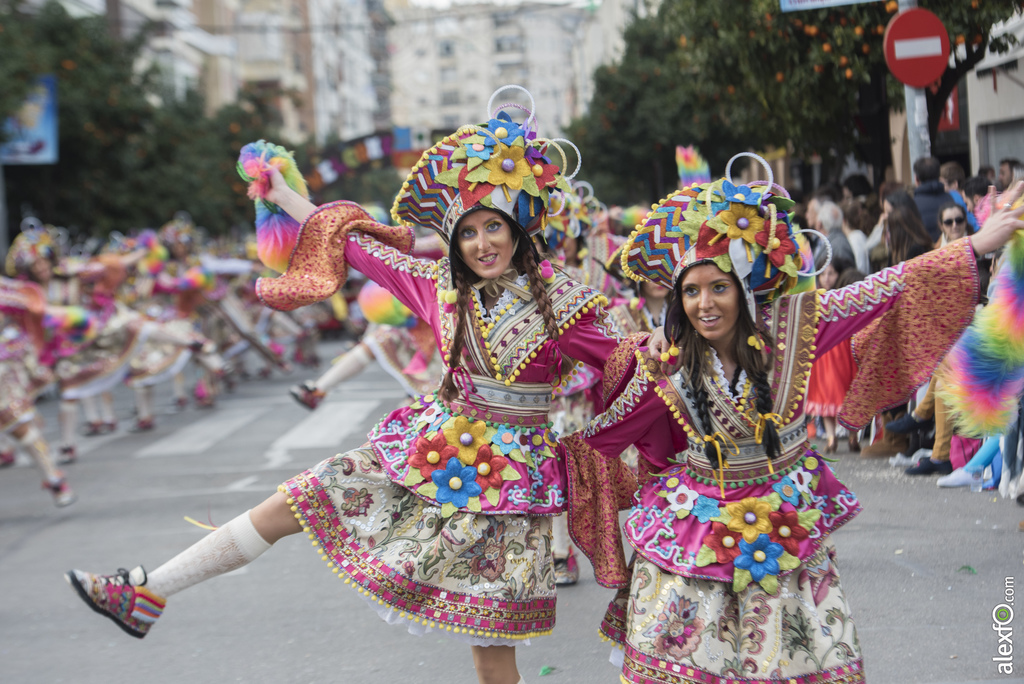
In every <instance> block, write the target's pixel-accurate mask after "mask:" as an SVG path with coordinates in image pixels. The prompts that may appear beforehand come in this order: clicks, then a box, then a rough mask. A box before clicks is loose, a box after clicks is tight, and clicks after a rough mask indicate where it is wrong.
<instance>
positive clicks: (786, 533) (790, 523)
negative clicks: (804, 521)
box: [768, 511, 808, 556]
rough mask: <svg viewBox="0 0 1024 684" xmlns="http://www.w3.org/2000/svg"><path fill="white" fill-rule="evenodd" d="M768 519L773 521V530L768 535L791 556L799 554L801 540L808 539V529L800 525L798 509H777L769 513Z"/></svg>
mask: <svg viewBox="0 0 1024 684" xmlns="http://www.w3.org/2000/svg"><path fill="white" fill-rule="evenodd" d="M768 519H769V520H770V521H771V523H772V531H771V532H770V533H769V535H768V537H769V538H770V539H771V540H772V541H773V542H775V543H776V544H781V545H782V548H784V549H785V550H786V553H788V554H789V555H791V556H797V555H799V552H800V542H801V541H803V540H804V539H807V537H808V532H807V529H806V528H804V527H803V526H801V525H800V518H799V516H798V515H797V512H796V511H787V512H785V513H783V512H782V511H776V512H775V513H769V514H768Z"/></svg>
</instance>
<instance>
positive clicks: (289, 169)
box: [236, 140, 309, 273]
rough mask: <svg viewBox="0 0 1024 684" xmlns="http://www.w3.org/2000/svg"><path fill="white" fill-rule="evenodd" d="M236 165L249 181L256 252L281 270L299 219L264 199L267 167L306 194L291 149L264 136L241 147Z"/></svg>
mask: <svg viewBox="0 0 1024 684" xmlns="http://www.w3.org/2000/svg"><path fill="white" fill-rule="evenodd" d="M236 168H237V169H238V175H239V176H241V177H242V180H244V181H246V182H247V183H248V184H249V190H248V195H249V198H250V199H252V200H254V201H255V202H256V253H257V255H258V256H259V258H260V261H262V262H263V263H264V264H265V265H266V266H268V267H269V268H272V269H274V270H275V271H277V272H279V273H284V271H285V269H286V268H288V258H289V257H290V256H291V253H292V249H293V248H294V247H295V242H296V240H297V239H298V234H299V223H298V221H296V220H295V219H293V218H292V217H291V216H289V215H288V214H287V213H285V212H284V210H282V209H281V207H279V206H277V205H276V204H274V203H273V202H268V201H267V199H266V196H267V193H268V192H269V191H270V171H271V169H272V168H276V169H278V170H279V171H280V172H281V175H282V176H284V179H285V181H286V182H287V183H288V187H290V188H291V189H292V190H294V191H295V192H297V193H299V194H300V195H302V196H303V197H308V196H309V190H308V189H307V187H306V180H305V179H304V178H303V177H302V173H300V172H299V167H298V166H296V165H295V158H294V157H293V156H292V153H291V152H289V151H288V150H286V149H285V148H284V147H281V146H280V145H275V144H273V143H269V142H267V141H266V140H258V141H256V142H254V143H249V144H248V145H246V146H245V147H243V148H242V151H241V152H240V153H239V155H238V164H237V166H236Z"/></svg>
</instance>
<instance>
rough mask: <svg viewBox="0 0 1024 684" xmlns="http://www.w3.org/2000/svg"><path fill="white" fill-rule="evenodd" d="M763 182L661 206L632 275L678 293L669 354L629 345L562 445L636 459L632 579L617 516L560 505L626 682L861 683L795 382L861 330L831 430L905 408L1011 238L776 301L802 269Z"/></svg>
mask: <svg viewBox="0 0 1024 684" xmlns="http://www.w3.org/2000/svg"><path fill="white" fill-rule="evenodd" d="M730 165H731V163H730ZM765 167H766V168H767V164H765ZM768 173H769V180H768V181H767V182H764V181H758V182H753V183H751V184H749V185H733V184H732V183H731V182H730V181H729V180H727V179H722V180H719V181H716V182H715V183H711V184H705V185H703V186H698V187H694V188H688V189H686V190H683V191H679V192H676V193H673V194H672V195H670V196H669V197H668V198H666V199H665V200H663V201H662V202H660V203H659V204H657V205H656V206H655V208H654V210H653V211H652V212H651V214H650V216H649V217H648V218H647V220H646V221H645V223H644V224H643V225H642V226H640V227H639V228H638V229H637V230H636V231H635V232H634V233H633V235H632V236H631V237H630V241H629V243H628V244H627V246H626V249H625V250H624V251H623V268H624V270H625V271H626V273H628V274H630V275H631V276H632V277H636V278H644V279H647V280H652V281H655V282H659V283H661V284H662V285H664V286H666V287H672V288H673V295H672V301H671V305H670V310H669V313H668V316H667V323H666V327H665V335H666V336H667V338H668V339H667V341H666V340H664V339H662V340H658V341H656V344H654V345H652V346H653V347H654V350H653V351H652V350H648V349H646V348H644V347H642V346H640V344H641V343H642V341H643V339H642V338H638V339H637V338H635V339H631V340H630V341H629V342H627V343H624V344H623V347H622V348H620V349H619V350H618V351H617V352H616V355H615V356H613V358H612V359H610V360H609V362H608V366H607V367H606V379H605V387H606V389H607V390H608V395H609V398H610V399H611V401H610V403H609V407H608V409H607V411H606V412H605V413H604V414H603V415H602V416H599V417H598V418H597V419H596V420H594V421H593V422H592V423H591V424H590V425H589V426H588V427H587V429H586V430H585V431H584V432H583V433H581V434H580V435H572V436H570V437H568V438H566V440H565V443H566V445H567V446H568V448H569V450H570V451H571V452H572V458H573V459H575V460H580V459H585V458H586V457H587V455H588V454H589V455H590V456H592V457H593V458H597V457H598V455H597V454H594V453H593V451H595V450H596V451H597V452H600V454H603V455H604V457H606V458H613V457H614V458H617V457H618V454H619V453H620V452H621V451H622V449H623V448H624V447H625V446H626V445H628V444H631V443H635V444H636V445H637V446H638V448H639V449H640V452H641V454H642V459H641V463H640V478H639V479H640V482H641V483H642V484H641V488H640V490H639V491H638V492H637V493H636V497H635V501H636V503H635V506H634V508H633V510H632V511H631V513H630V515H629V517H628V520H627V522H626V525H625V530H626V537H627V539H628V541H629V543H630V545H631V546H632V547H633V549H634V550H635V553H636V555H635V557H634V561H633V563H632V565H631V567H629V569H628V570H627V567H626V565H625V560H624V557H623V556H622V554H621V542H620V538H619V526H618V524H617V522H618V515H617V513H618V512H617V511H616V510H615V507H614V506H610V505H607V502H603V501H602V500H600V499H599V498H596V497H595V498H594V499H592V500H591V501H577V500H575V499H573V500H571V501H570V516H571V521H570V522H571V527H572V530H573V533H574V537H575V538H576V539H577V541H578V542H580V545H581V548H582V550H583V551H585V552H586V553H587V554H588V555H589V556H591V558H592V559H593V560H595V574H596V576H597V577H598V579H599V580H600V579H602V578H603V579H604V580H605V581H608V582H609V583H613V582H614V583H619V584H620V586H621V587H622V588H621V589H620V592H619V594H618V595H617V597H616V599H615V600H614V601H613V602H612V603H611V605H610V606H609V610H608V612H607V613H606V616H605V619H604V621H603V623H602V625H601V631H602V633H603V635H604V636H606V637H607V638H609V639H611V640H613V641H614V642H615V643H616V644H618V645H619V646H620V647H621V648H622V649H623V653H622V654H621V655H619V654H618V652H616V653H615V654H613V655H614V656H617V657H618V658H621V662H622V681H623V682H631V683H643V684H648V683H654V682H658V683H669V682H670V683H672V684H681V683H684V682H685V683H695V682H701V683H702V684H706V683H708V682H714V683H716V684H718V683H724V682H727V681H729V682H731V681H743V682H762V681H763V682H768V681H776V680H784V681H787V682H797V683H801V684H803V683H807V682H833V683H835V682H860V681H863V679H864V672H863V666H862V661H861V654H860V647H859V644H858V641H857V636H856V632H855V629H854V625H853V622H852V621H851V619H850V617H849V615H850V610H849V606H848V604H847V601H846V598H845V596H844V594H843V591H842V589H841V587H840V584H839V572H838V570H837V566H836V561H835V551H834V549H833V546H832V544H831V540H830V539H829V536H830V535H831V533H832V532H833V531H835V530H836V529H837V528H838V527H840V526H841V525H843V524H845V523H846V522H848V521H849V520H850V519H851V518H853V516H855V515H856V514H857V513H858V512H859V510H860V504H859V502H858V500H857V498H856V496H855V495H854V494H853V493H852V492H850V491H849V490H847V489H846V487H845V486H843V484H842V483H841V482H839V480H838V479H836V477H835V475H834V474H833V473H832V471H831V469H830V468H829V467H828V465H827V464H826V463H825V462H824V461H823V460H822V458H821V457H820V456H819V455H818V454H817V453H816V452H815V451H814V450H813V449H812V448H811V447H810V444H809V443H808V441H807V435H806V430H805V427H804V414H803V408H802V407H803V404H804V399H805V393H806V383H807V374H808V371H809V369H810V366H811V363H812V361H813V360H814V359H815V357H816V356H818V355H821V354H823V353H825V352H826V351H827V350H828V349H830V348H832V347H833V346H834V345H836V344H837V343H839V342H840V341H842V340H845V339H848V338H850V337H851V336H852V335H853V334H854V333H858V331H860V332H859V335H858V338H857V339H856V340H855V344H854V348H855V350H856V353H857V355H858V360H859V364H860V369H859V370H860V373H859V374H858V376H857V378H856V379H855V381H854V383H853V385H852V387H851V389H850V392H849V394H848V395H847V399H846V402H845V404H844V408H843V412H844V414H843V415H841V417H840V418H841V420H843V421H844V422H845V424H847V425H848V426H851V427H857V426H860V425H863V424H864V423H866V422H867V421H868V420H869V419H870V418H871V417H872V416H873V415H874V414H875V413H876V412H877V411H878V410H879V409H881V408H884V407H886V406H891V405H893V404H898V403H900V402H903V401H905V400H906V397H907V396H908V395H909V394H910V393H911V392H912V391H913V389H914V388H916V387H917V386H918V385H920V384H921V383H922V382H923V381H924V380H926V379H927V377H928V376H929V375H930V373H931V372H932V370H933V369H934V367H935V365H936V364H937V363H938V362H939V360H940V359H941V358H942V357H943V355H944V354H945V353H946V351H947V350H948V349H949V348H950V347H951V346H952V345H953V343H954V342H955V341H956V339H957V337H958V336H959V335H960V332H961V331H962V329H963V328H964V327H965V326H966V325H967V324H968V323H969V322H970V320H971V318H972V316H973V313H974V306H975V304H976V302H977V299H978V291H977V283H978V278H977V272H976V266H975V264H976V261H975V252H977V253H986V252H989V251H992V250H993V249H995V248H996V247H997V246H999V245H1001V244H1003V243H1005V242H1006V240H1007V239H1009V237H1010V235H1011V234H1012V232H1013V231H1014V230H1019V229H1022V228H1024V221H1021V220H1020V219H1019V218H1018V217H1017V216H1014V215H1013V212H1011V211H1010V210H1009V209H1004V210H1000V211H999V212H998V216H997V217H996V220H994V221H992V222H990V223H989V224H986V226H985V228H984V229H983V230H982V231H981V232H980V233H978V234H977V235H975V236H973V237H972V238H967V239H963V240H959V241H957V242H954V243H953V244H951V245H950V246H948V247H947V248H945V249H943V250H940V251H939V252H936V253H931V254H927V255H924V256H922V257H920V258H918V259H914V260H912V261H909V262H906V263H903V264H899V265H896V266H894V267H891V268H888V269H885V270H883V271H882V272H880V273H878V274H875V275H872V276H870V277H869V278H867V279H866V280H865V281H863V282H859V283H856V284H854V285H851V286H849V287H846V288H842V289H837V290H831V291H828V292H824V291H809V292H804V293H801V294H797V295H789V296H787V295H786V293H787V292H788V291H789V290H790V288H791V287H792V286H793V285H794V284H796V283H797V282H798V281H799V279H800V278H801V277H803V274H801V268H802V266H803V264H802V263H801V262H802V258H801V257H799V250H798V248H797V245H796V244H795V240H794V238H795V235H794V232H793V228H792V223H791V218H790V216H789V215H788V214H787V212H788V211H789V210H790V208H791V207H792V205H793V202H792V201H791V200H790V199H789V198H788V195H787V193H786V191H785V190H784V189H783V188H781V187H779V186H777V185H775V184H773V183H772V181H771V179H770V173H771V172H770V169H768ZM728 175H729V170H728V169H727V170H726V176H728ZM1015 191H1016V192H1017V193H1018V194H1019V193H1020V192H1021V188H1016V189H1015ZM1007 206H1008V205H1007ZM808 275H809V274H808ZM659 352H660V353H659ZM666 365H667V366H668V367H669V368H668V370H666ZM616 367H621V368H624V372H623V373H621V374H620V375H619V376H618V377H616V376H615V375H613V374H611V373H610V369H612V368H616ZM883 377H884V378H885V381H884V382H879V379H880V378H883ZM600 503H605V504H606V505H604V506H603V508H602V507H601V506H599V505H597V504H600ZM593 530H604V531H605V534H604V535H603V536H601V537H599V538H596V539H595V538H593V534H594V533H593Z"/></svg>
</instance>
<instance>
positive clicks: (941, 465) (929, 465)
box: [903, 457, 953, 475]
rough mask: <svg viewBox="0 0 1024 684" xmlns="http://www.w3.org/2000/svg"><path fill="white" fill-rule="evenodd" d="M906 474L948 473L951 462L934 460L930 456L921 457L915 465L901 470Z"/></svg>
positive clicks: (950, 469)
mask: <svg viewBox="0 0 1024 684" xmlns="http://www.w3.org/2000/svg"><path fill="white" fill-rule="evenodd" d="M903 472H904V473H906V474H907V475H949V474H950V473H951V472H953V464H952V463H950V462H949V461H939V462H935V461H933V460H932V459H930V458H927V457H926V458H922V459H921V460H920V461H918V462H917V465H916V466H912V467H910V468H907V469H906V470H904V471H903Z"/></svg>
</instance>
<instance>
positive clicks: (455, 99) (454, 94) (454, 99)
mask: <svg viewBox="0 0 1024 684" xmlns="http://www.w3.org/2000/svg"><path fill="white" fill-rule="evenodd" d="M441 104H442V105H457V104H459V91H458V90H445V91H442V93H441Z"/></svg>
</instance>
